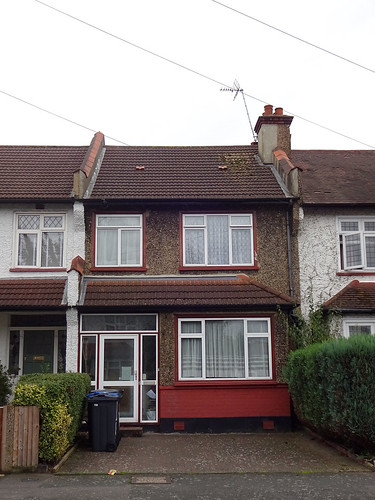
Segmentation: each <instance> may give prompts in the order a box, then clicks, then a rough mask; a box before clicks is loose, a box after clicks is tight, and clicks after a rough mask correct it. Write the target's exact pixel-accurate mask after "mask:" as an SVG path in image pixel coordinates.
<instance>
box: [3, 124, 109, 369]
mask: <svg viewBox="0 0 375 500" xmlns="http://www.w3.org/2000/svg"><path fill="white" fill-rule="evenodd" d="M100 140H103V136H102V135H101V137H100V134H99V135H98V134H97V135H96V136H95V139H94V140H93V143H92V144H91V145H90V146H89V147H87V146H85V147H71V146H0V178H1V182H0V241H1V246H0V362H1V363H2V364H3V365H5V366H6V367H8V368H9V369H10V370H11V372H12V373H13V374H15V375H16V376H18V375H21V374H27V373H32V372H63V371H65V370H66V371H76V370H77V345H78V344H77V343H78V315H77V311H76V309H75V308H74V307H73V306H75V305H76V302H77V298H78V293H79V278H80V273H79V272H78V271H76V270H75V269H76V268H78V269H79V261H80V260H82V261H83V259H84V256H85V225H84V206H83V204H82V202H81V201H79V199H78V198H79V197H80V196H81V193H80V192H79V190H81V191H83V190H85V189H86V186H87V185H88V184H89V182H90V180H91V177H92V172H93V171H94V168H93V167H94V165H92V158H91V157H92V154H93V151H95V150H96V148H97V146H98V144H97V143H100ZM76 198H77V199H76Z"/></svg>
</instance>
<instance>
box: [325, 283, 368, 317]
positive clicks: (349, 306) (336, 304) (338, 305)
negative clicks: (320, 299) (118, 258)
mask: <svg viewBox="0 0 375 500" xmlns="http://www.w3.org/2000/svg"><path fill="white" fill-rule="evenodd" d="M324 307H325V308H329V309H339V310H353V311H358V312H361V310H362V311H364V312H365V311H366V312H369V311H372V312H375V282H365V281H362V282H359V281H358V280H354V281H352V282H351V283H349V285H347V286H346V287H345V288H343V289H342V290H340V292H338V293H337V294H336V295H335V296H333V297H332V298H331V299H329V300H328V301H327V302H325V304H324Z"/></svg>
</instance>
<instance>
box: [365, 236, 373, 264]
mask: <svg viewBox="0 0 375 500" xmlns="http://www.w3.org/2000/svg"><path fill="white" fill-rule="evenodd" d="M365 242H366V261H367V267H375V236H366V238H365Z"/></svg>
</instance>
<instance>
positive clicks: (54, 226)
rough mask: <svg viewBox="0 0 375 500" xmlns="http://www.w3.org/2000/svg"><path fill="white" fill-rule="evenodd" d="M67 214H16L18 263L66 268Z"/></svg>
mask: <svg viewBox="0 0 375 500" xmlns="http://www.w3.org/2000/svg"><path fill="white" fill-rule="evenodd" d="M64 240H65V214H58V213H53V214H37V213H28V214H16V256H17V257H16V266H17V267H47V268H48V267H49V268H56V267H64Z"/></svg>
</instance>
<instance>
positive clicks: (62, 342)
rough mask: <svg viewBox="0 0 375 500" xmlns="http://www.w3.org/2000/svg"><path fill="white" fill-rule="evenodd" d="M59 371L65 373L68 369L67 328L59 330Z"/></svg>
mask: <svg viewBox="0 0 375 500" xmlns="http://www.w3.org/2000/svg"><path fill="white" fill-rule="evenodd" d="M57 349H58V350H57V354H58V355H57V371H58V373H65V371H66V330H59V331H58V346H57Z"/></svg>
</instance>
